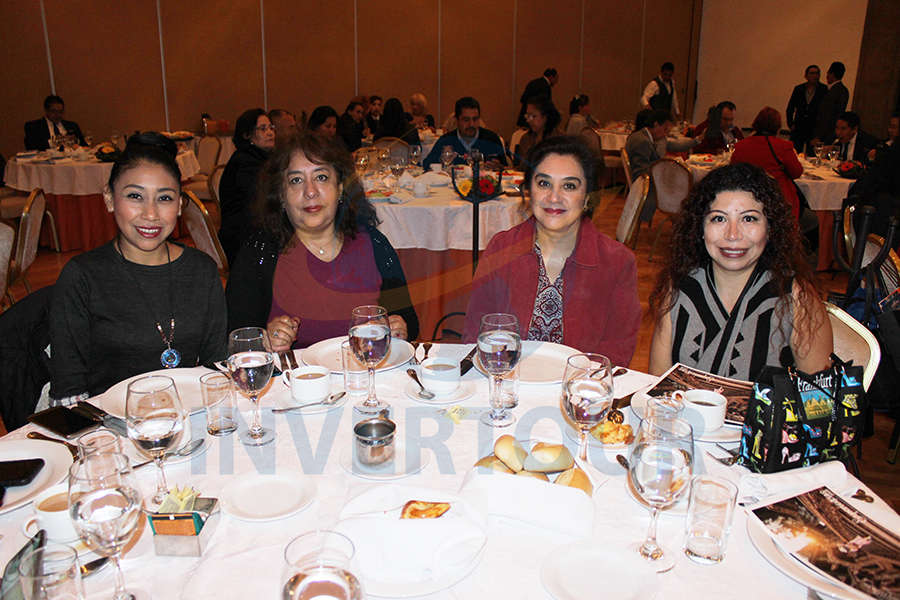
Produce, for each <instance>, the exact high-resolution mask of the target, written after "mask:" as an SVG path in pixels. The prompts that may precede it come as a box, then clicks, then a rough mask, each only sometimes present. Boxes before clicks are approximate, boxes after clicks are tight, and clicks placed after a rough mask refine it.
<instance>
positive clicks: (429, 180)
mask: <svg viewBox="0 0 900 600" xmlns="http://www.w3.org/2000/svg"><path fill="white" fill-rule="evenodd" d="M416 181H424V182H425V183H426V184H428V185H429V186H432V185H434V186H443V185H450V176H449V175H447V174H446V173H444V172H443V171H438V172H435V171H429V172H428V173H423V174H422V175H419V176H418V177H416Z"/></svg>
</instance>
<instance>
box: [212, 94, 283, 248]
mask: <svg viewBox="0 0 900 600" xmlns="http://www.w3.org/2000/svg"><path fill="white" fill-rule="evenodd" d="M232 140H233V141H234V147H235V151H234V154H232V155H231V158H230V159H228V164H227V165H225V170H224V171H223V172H222V179H221V181H220V182H219V202H220V204H221V210H222V226H221V227H220V228H219V241H220V242H221V243H222V250H224V251H225V257H226V258H228V262H229V264H230V263H231V262H232V261H234V257H235V256H236V255H237V251H238V248H240V247H241V243H242V242H243V241H244V240H245V239H247V236H248V235H250V205H251V204H252V203H253V198H254V197H255V196H256V180H257V179H258V178H259V170H260V168H261V167H262V164H263V163H264V162H265V160H266V158H268V157H269V153H270V152H271V151H272V148H274V147H275V128H274V127H272V123H271V121H269V117H268V115H266V113H265V111H264V110H263V109H261V108H251V109H250V110H247V111H244V113H243V114H242V115H241V116H240V117H238V120H237V123H235V125H234V136H233V137H232Z"/></svg>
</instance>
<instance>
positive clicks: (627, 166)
mask: <svg viewBox="0 0 900 600" xmlns="http://www.w3.org/2000/svg"><path fill="white" fill-rule="evenodd" d="M619 156H620V157H621V159H622V170H623V171H625V191H626V192H628V191H629V190H630V189H631V160H630V159H629V158H628V151H627V150H626V149H625V148H622V149H621V150H619Z"/></svg>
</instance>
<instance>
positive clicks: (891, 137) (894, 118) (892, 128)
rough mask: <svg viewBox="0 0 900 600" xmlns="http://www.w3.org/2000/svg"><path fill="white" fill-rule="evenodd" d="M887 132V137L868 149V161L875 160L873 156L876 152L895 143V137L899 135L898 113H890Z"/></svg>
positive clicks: (899, 121)
mask: <svg viewBox="0 0 900 600" xmlns="http://www.w3.org/2000/svg"><path fill="white" fill-rule="evenodd" d="M887 132H888V136H887V138H885V139H884V140H883V141H881V142H879V143H878V145H876V146H875V148H873V149H871V150H869V157H868V158H869V162H874V161H875V156H876V154H877V153H878V152H882V151H885V150H887V149H889V148H891V147H892V146H896V145H897V137H898V136H900V115H897V114H894V115H891V118H890V120H889V121H888V128H887Z"/></svg>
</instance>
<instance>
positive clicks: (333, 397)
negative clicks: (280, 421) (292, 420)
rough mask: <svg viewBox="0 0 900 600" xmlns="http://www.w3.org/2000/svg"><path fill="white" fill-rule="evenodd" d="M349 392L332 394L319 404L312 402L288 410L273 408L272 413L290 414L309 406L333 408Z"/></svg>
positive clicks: (290, 407)
mask: <svg viewBox="0 0 900 600" xmlns="http://www.w3.org/2000/svg"><path fill="white" fill-rule="evenodd" d="M346 393H347V392H337V393H334V394H331V395H330V396H328V397H327V398H325V399H324V400H319V401H318V402H310V403H308V404H301V405H300V406H288V407H287V408H273V409H272V412H273V413H275V414H278V413H283V412H289V411H292V410H300V409H301V408H306V407H308V406H331V405H332V404H336V403H337V401H338V400H340V399H341V398H343V397H344V395H345V394H346Z"/></svg>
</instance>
